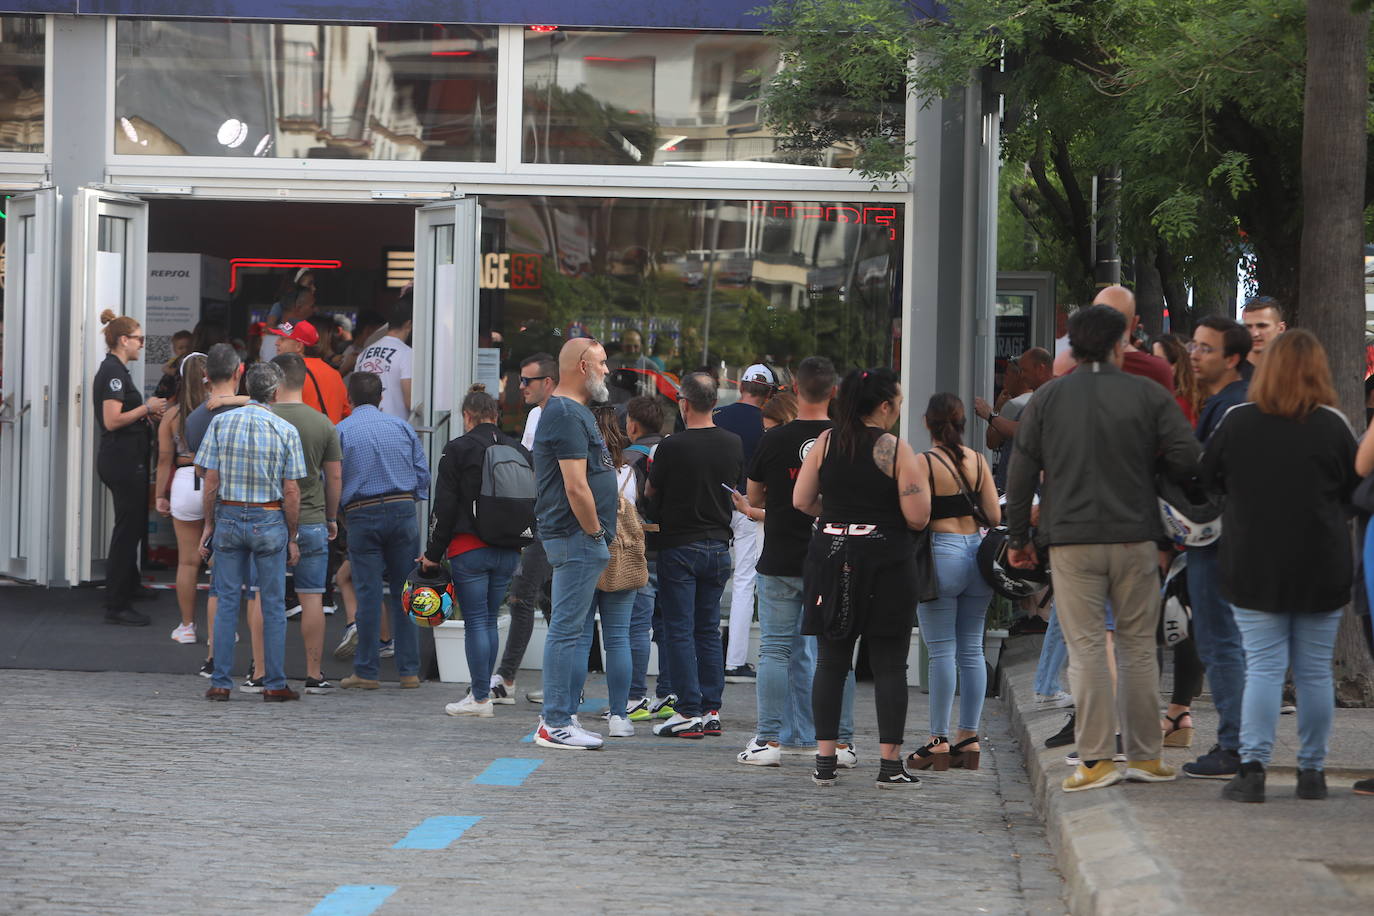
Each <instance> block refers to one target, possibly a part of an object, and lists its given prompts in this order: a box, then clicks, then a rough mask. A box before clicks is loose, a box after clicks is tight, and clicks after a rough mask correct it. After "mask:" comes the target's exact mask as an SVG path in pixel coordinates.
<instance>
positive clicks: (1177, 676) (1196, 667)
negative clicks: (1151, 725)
mask: <svg viewBox="0 0 1374 916" xmlns="http://www.w3.org/2000/svg"><path fill="white" fill-rule="evenodd" d="M1202 674H1203V667H1202V659H1200V658H1198V655H1197V645H1196V644H1195V643H1194V642H1193V640H1192V639H1191V638H1189V639H1185V640H1183V642H1180V643H1175V644H1174V693H1173V696H1171V697H1170V698H1169V702H1170V703H1172V704H1173V705H1175V706H1192V705H1193V700H1195V699H1197V698H1198V697H1199V696H1200V695H1201V694H1202Z"/></svg>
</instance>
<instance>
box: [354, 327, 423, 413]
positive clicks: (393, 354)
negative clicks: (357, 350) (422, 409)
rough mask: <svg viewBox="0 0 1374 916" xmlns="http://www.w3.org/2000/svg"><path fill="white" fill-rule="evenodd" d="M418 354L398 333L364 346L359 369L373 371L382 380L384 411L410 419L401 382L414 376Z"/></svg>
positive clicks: (359, 360) (359, 359)
mask: <svg viewBox="0 0 1374 916" xmlns="http://www.w3.org/2000/svg"><path fill="white" fill-rule="evenodd" d="M413 365H414V354H413V351H412V350H411V349H410V345H409V344H407V343H406V342H405V341H403V340H400V339H399V338H396V337H383V338H382V339H381V340H379V341H377V342H376V343H374V344H372V345H371V346H370V347H368V348H367V349H365V350H363V352H362V355H361V356H359V357H358V365H357V371H359V372H371V373H372V374H373V375H376V376H378V377H380V378H381V380H382V405H381V409H382V412H383V413H389V414H391V415H392V416H393V417H400V418H401V419H402V420H409V419H410V410H409V409H408V408H407V407H406V402H405V395H404V394H403V393H402V392H401V382H402V380H404V379H408V378H410V377H411V371H412V368H413Z"/></svg>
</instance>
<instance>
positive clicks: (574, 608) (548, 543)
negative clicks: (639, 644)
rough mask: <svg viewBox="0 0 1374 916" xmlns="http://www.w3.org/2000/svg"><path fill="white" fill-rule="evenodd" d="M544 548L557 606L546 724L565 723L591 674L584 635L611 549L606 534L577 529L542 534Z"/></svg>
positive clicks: (547, 664) (548, 658)
mask: <svg viewBox="0 0 1374 916" xmlns="http://www.w3.org/2000/svg"><path fill="white" fill-rule="evenodd" d="M544 554H545V555H546V556H547V557H548V558H549V565H550V566H552V567H553V607H552V610H551V611H550V613H549V635H548V637H547V638H546V639H545V640H544V724H545V725H547V726H549V727H550V728H562V727H564V726H566V725H569V724H571V723H572V717H573V716H574V715H575V714H576V713H577V699H578V697H579V696H580V695H581V693H582V684H583V683H584V682H585V681H586V680H587V650H586V649H585V648H583V643H582V639H583V634H584V633H585V631H586V629H587V621H588V619H590V618H591V617H592V614H593V613H594V608H595V605H594V604H593V603H592V598H593V596H594V595H595V594H596V582H597V580H598V579H600V578H601V573H602V571H603V570H605V568H606V563H607V562H608V561H609V560H610V559H611V551H610V549H609V548H608V547H607V546H606V541H605V540H604V539H603V538H593V537H591V536H589V535H588V534H587V533H586V532H584V531H575V532H573V533H572V534H570V535H568V536H567V537H546V538H544ZM579 650H580V652H579Z"/></svg>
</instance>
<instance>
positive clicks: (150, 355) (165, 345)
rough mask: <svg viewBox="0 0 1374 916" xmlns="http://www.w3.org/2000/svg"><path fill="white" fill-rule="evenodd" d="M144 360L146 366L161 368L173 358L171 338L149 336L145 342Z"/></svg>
mask: <svg viewBox="0 0 1374 916" xmlns="http://www.w3.org/2000/svg"><path fill="white" fill-rule="evenodd" d="M143 347H144V353H143V359H144V362H145V363H146V365H149V366H161V365H164V364H165V363H166V362H167V360H169V359H171V358H172V338H171V337H170V336H163V335H161V334H158V335H149V337H148V339H147V340H145V341H144V342H143Z"/></svg>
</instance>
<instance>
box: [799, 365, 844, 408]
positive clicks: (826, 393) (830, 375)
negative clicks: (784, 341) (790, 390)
mask: <svg viewBox="0 0 1374 916" xmlns="http://www.w3.org/2000/svg"><path fill="white" fill-rule="evenodd" d="M837 378H838V376H837V375H836V373H835V364H834V363H832V362H831V361H830V360H828V359H826V358H825V357H824V356H808V357H807V358H806V359H804V360H802V361H801V364H800V365H799V366H797V371H796V372H795V373H793V375H792V383H793V385H795V386H796V389H797V396H798V397H799V398H801V399H802V400H803V401H805V402H806V403H808V404H824V403H825V402H826V401H828V400H830V398H831V396H832V395H833V394H834V393H835V380H836V379H837Z"/></svg>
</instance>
